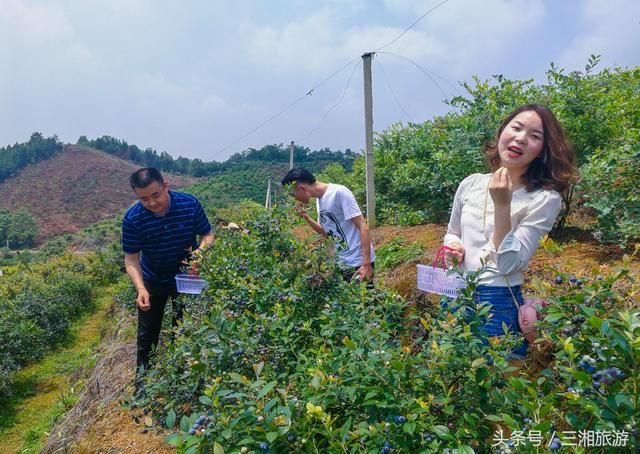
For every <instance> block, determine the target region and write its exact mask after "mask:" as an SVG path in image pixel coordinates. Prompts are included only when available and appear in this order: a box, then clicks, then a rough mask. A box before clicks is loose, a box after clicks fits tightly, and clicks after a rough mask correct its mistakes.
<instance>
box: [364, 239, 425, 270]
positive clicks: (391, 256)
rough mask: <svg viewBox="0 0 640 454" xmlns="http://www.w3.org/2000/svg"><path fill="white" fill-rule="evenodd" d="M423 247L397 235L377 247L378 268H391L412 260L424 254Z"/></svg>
mask: <svg viewBox="0 0 640 454" xmlns="http://www.w3.org/2000/svg"><path fill="white" fill-rule="evenodd" d="M423 252H424V250H423V247H422V246H421V245H420V244H417V243H409V242H407V241H406V240H404V239H402V238H400V237H397V238H394V239H392V240H391V241H389V242H388V243H386V244H385V245H383V246H380V247H379V248H377V249H376V268H377V269H379V270H381V271H382V270H388V269H391V268H393V267H395V266H397V265H399V264H400V263H405V262H410V261H411V260H415V259H417V258H418V257H420V256H421V255H422V253H423Z"/></svg>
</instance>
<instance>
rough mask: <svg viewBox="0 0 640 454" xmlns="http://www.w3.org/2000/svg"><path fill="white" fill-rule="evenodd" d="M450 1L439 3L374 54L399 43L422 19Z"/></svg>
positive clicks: (444, 0) (445, 0)
mask: <svg viewBox="0 0 640 454" xmlns="http://www.w3.org/2000/svg"><path fill="white" fill-rule="evenodd" d="M448 1H449V0H443V1H442V2H440V3H438V4H437V5H436V6H434V7H433V8H431V9H430V10H429V11H427V12H426V13H424V14H423V15H422V16H420V17H419V18H418V19H417V20H416V21H415V22H414V23H413V24H411V25H409V26H408V27H407V28H405V29H404V30H403V32H402V33H400V34H399V35H398V36H396V37H395V38H394V39H392V40H391V41H389V42H388V43H387V44H385V45H384V46H380V47H378V48H377V49H375V50H374V52H378V51H379V50H380V49H384V48H385V47H389V46H390V45H392V44H393V43H395V42H396V41H398V40H399V39H400V38H402V37H403V36H404V35H405V34H406V33H407V32H408V31H409V30H411V29H412V28H413V27H415V26H416V25H417V24H418V22H420V21H421V20H422V19H424V18H425V17H427V16H428V15H429V14H430V13H431V12H432V11H435V10H436V9H438V8H440V7H441V6H442V5H444V4H445V3H447V2H448Z"/></svg>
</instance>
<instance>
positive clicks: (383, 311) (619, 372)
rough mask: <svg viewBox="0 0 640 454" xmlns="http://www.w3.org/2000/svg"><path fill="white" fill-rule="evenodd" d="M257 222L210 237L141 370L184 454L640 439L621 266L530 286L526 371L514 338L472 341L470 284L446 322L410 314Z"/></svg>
mask: <svg viewBox="0 0 640 454" xmlns="http://www.w3.org/2000/svg"><path fill="white" fill-rule="evenodd" d="M250 227H251V231H252V233H251V235H246V236H245V235H240V234H236V233H230V232H219V233H218V234H217V236H216V240H215V243H214V245H213V246H212V247H211V248H209V249H208V250H207V251H206V252H205V254H204V257H203V259H202V263H201V270H202V275H203V276H204V277H205V278H206V279H207V281H208V282H209V290H208V291H206V292H205V293H203V294H201V295H199V296H197V297H193V296H190V297H187V298H184V300H183V301H184V303H185V304H186V315H185V320H184V322H183V324H182V325H181V326H180V327H179V328H178V329H177V331H176V332H175V333H174V335H175V340H174V341H173V342H167V343H165V344H164V346H163V347H161V349H160V350H159V351H158V354H157V358H156V361H155V365H154V368H152V369H150V370H149V372H148V377H147V386H146V390H147V397H146V398H145V400H144V401H143V404H145V405H147V406H148V407H149V408H150V409H152V410H153V412H154V415H155V417H156V418H157V420H159V421H160V422H161V423H162V424H164V425H165V426H166V427H168V428H173V429H174V430H176V432H175V433H173V434H172V435H170V436H169V437H168V438H167V442H168V443H169V444H171V445H172V446H175V447H176V448H177V451H178V452H179V453H189V454H192V453H197V452H214V453H220V452H232V453H237V452H240V453H246V452H267V451H269V452H290V451H295V452H379V453H389V452H392V451H393V452H436V451H437V452H439V451H441V450H442V449H445V448H450V449H454V448H455V449H458V450H459V451H458V452H474V451H475V452H486V451H489V450H491V445H492V444H493V443H494V437H495V434H496V431H497V430H498V428H501V429H503V431H504V433H505V434H506V438H505V447H504V449H505V452H508V451H507V450H509V449H516V448H517V449H520V450H524V451H527V452H529V451H531V450H534V449H535V448H534V446H533V445H532V443H531V441H527V440H524V441H523V440H522V437H520V438H519V439H516V436H515V435H514V434H517V432H516V431H520V433H521V434H522V433H523V432H524V431H525V430H532V431H540V432H541V433H542V434H543V436H544V437H545V443H547V444H548V443H549V442H550V437H552V436H554V435H553V433H554V432H557V434H558V435H557V437H563V435H561V432H562V431H571V430H574V431H578V430H584V431H588V430H594V431H595V430H607V431H612V430H620V431H622V430H626V433H627V436H628V437H629V439H628V441H627V443H628V445H627V446H631V445H633V444H634V443H635V442H636V441H637V439H635V438H634V436H635V435H634V434H637V421H638V417H639V410H638V389H639V388H638V380H640V378H639V377H640V373H639V372H640V371H639V370H638V367H639V366H638V364H640V318H639V315H640V314H639V312H638V310H637V308H635V309H632V310H622V309H623V308H624V307H625V305H629V303H630V302H631V301H633V300H634V298H637V296H638V293H637V290H638V289H637V286H636V287H634V286H633V285H632V284H630V283H629V282H627V281H625V280H626V279H627V278H628V276H627V275H626V273H625V272H619V273H614V274H612V275H609V276H604V277H602V276H598V277H597V278H595V277H593V278H589V277H586V276H580V279H579V280H578V279H577V278H573V279H571V281H569V279H570V276H564V275H559V278H558V281H559V283H553V284H545V283H539V288H540V291H541V292H543V293H544V294H546V295H547V298H548V300H549V302H550V303H551V307H550V309H549V310H548V313H547V317H546V319H545V321H544V322H543V325H542V326H541V333H542V336H541V339H542V342H541V344H540V345H541V346H545V348H546V349H547V351H548V352H549V354H550V355H551V356H552V357H553V361H552V362H550V363H549V364H548V365H546V366H545V367H544V368H543V369H542V370H537V371H532V372H531V373H530V374H526V373H519V372H518V370H517V369H515V367H513V366H511V365H510V364H509V362H508V359H507V358H508V354H509V351H510V348H511V346H512V345H514V342H516V341H517V340H516V339H514V338H512V337H509V336H505V337H503V338H500V339H499V340H496V339H487V338H485V337H484V336H483V335H482V333H481V332H480V327H481V325H482V317H483V316H484V315H485V314H486V313H487V310H488V307H486V306H477V305H476V304H475V302H474V300H473V297H472V294H473V290H474V288H475V285H476V284H475V283H474V280H475V275H473V274H472V275H470V276H468V288H467V289H465V290H464V291H462V292H461V295H460V296H459V297H458V298H457V299H456V300H455V301H451V302H449V305H450V306H451V308H452V310H453V312H446V311H440V310H433V309H434V308H431V309H430V310H429V311H427V312H425V313H423V314H417V313H416V312H415V311H414V310H413V309H414V308H412V306H410V305H409V304H408V303H407V302H406V301H404V300H403V299H402V298H400V297H399V296H397V295H395V294H394V293H392V292H390V291H387V290H384V289H375V290H373V291H368V290H366V289H365V287H364V285H359V284H350V283H346V282H344V281H342V279H341V278H340V277H339V274H338V272H337V270H336V264H335V263H334V262H333V261H332V260H331V259H328V258H327V254H326V250H325V249H324V248H323V247H319V248H318V249H314V250H310V248H309V247H308V245H306V244H301V243H299V242H297V241H296V240H294V238H293V236H292V234H291V233H290V230H289V227H288V221H287V220H285V219H284V218H283V217H282V216H279V215H278V214H277V213H276V214H275V217H273V218H270V217H267V216H262V217H261V218H260V219H258V221H257V222H255V223H254V224H252V225H251V226H250ZM596 272H597V270H596ZM578 281H579V284H577V282H578ZM429 312H430V313H429ZM568 328H569V329H568ZM587 365H588V367H587ZM591 368H593V374H592V373H591V372H590V370H591ZM614 369H615V370H614ZM608 370H611V371H613V372H612V373H613V376H611V377H609V376H608V375H607V374H608V372H607V371H608ZM596 371H600V372H599V373H600V374H601V376H596V375H594V374H595V373H596ZM602 374H604V375H602ZM605 375H607V377H608V378H603V377H605ZM596 382H598V383H599V384H596ZM634 431H635V432H634ZM516 440H517V441H516ZM507 443H509V444H510V446H511V447H509V446H508V445H507ZM515 443H518V445H516V447H514V444H515ZM520 443H522V444H520ZM607 449H609V448H608V447H605V448H603V450H607ZM616 449H617V451H616ZM619 449H620V448H619V447H618V448H613V447H611V450H612V451H611V452H619Z"/></svg>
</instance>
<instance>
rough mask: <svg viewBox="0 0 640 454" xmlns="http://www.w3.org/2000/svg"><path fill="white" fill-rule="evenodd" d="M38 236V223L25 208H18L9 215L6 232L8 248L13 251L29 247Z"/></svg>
mask: <svg viewBox="0 0 640 454" xmlns="http://www.w3.org/2000/svg"><path fill="white" fill-rule="evenodd" d="M37 234H38V223H37V222H36V220H35V218H34V217H33V216H32V215H31V213H29V211H28V210H27V209H26V208H18V209H17V210H16V211H14V212H13V213H12V215H11V223H10V224H9V228H8V231H7V240H8V241H9V246H10V247H13V248H14V249H19V248H26V247H30V246H32V245H33V244H34V242H35V239H36V235H37Z"/></svg>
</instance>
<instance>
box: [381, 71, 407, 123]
mask: <svg viewBox="0 0 640 454" xmlns="http://www.w3.org/2000/svg"><path fill="white" fill-rule="evenodd" d="M374 62H375V63H376V65H378V68H380V71H381V72H382V75H383V77H384V80H386V81H387V86H388V87H389V91H390V92H391V94H392V95H393V98H394V99H395V100H396V104H397V105H398V107H400V110H402V112H404V114H405V115H406V116H407V118H408V119H409V121H410V122H412V123H413V118H411V115H409V113H407V111H406V110H405V108H404V107H402V104H400V100H399V99H398V97H397V96H396V92H395V91H394V90H393V87H392V86H391V82H390V81H389V78H388V77H387V73H386V72H385V70H384V68H383V67H382V65H381V64H380V63H379V62H378V60H377V59H375V60H374Z"/></svg>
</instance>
